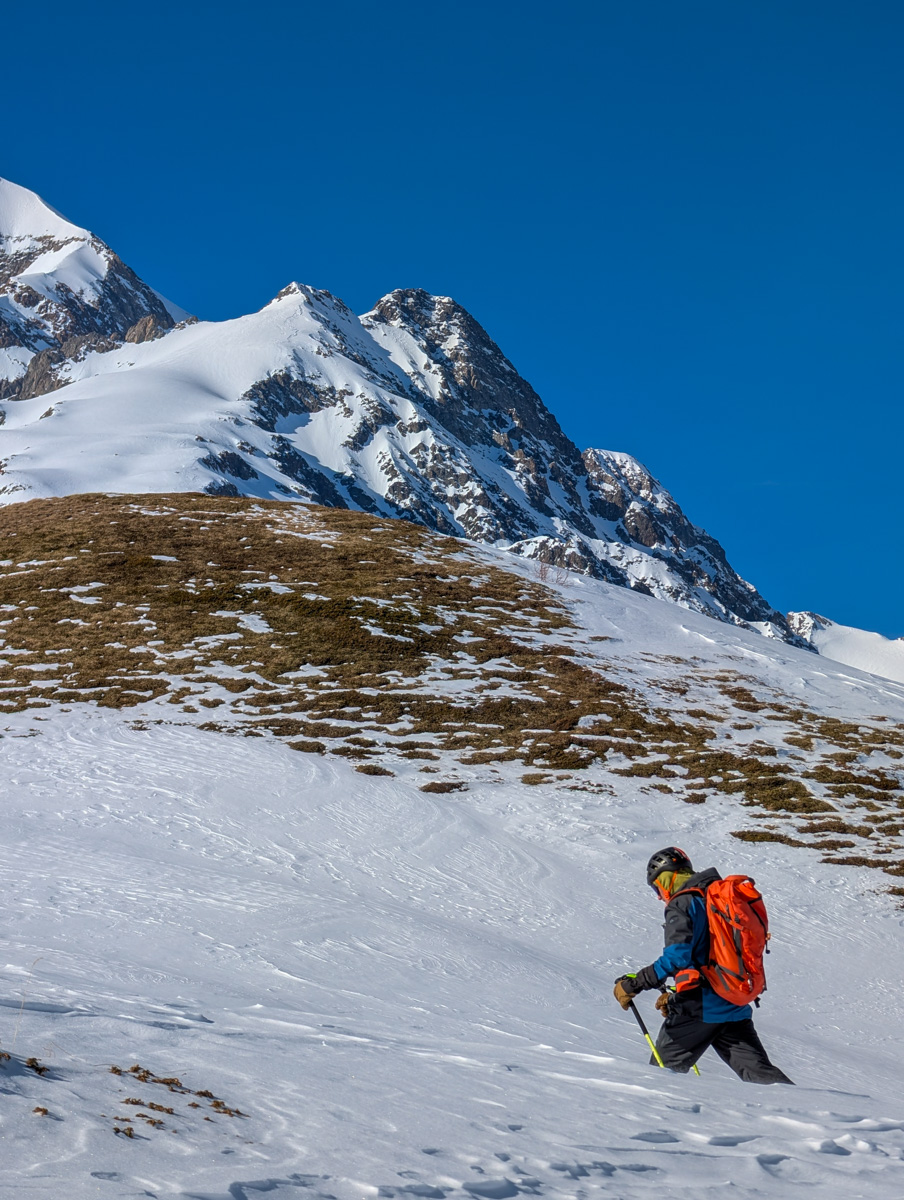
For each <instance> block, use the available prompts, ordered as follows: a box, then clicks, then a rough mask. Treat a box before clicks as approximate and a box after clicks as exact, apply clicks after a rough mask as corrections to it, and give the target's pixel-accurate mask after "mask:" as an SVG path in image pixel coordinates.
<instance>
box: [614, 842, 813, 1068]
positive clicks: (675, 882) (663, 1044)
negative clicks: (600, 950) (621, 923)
mask: <svg viewBox="0 0 904 1200" xmlns="http://www.w3.org/2000/svg"><path fill="white" fill-rule="evenodd" d="M719 881H721V876H720V875H719V873H718V871H716V870H715V869H714V868H712V867H710V868H708V869H707V870H705V871H700V872H698V873H695V872H694V868H693V867H692V866H691V861H690V859H689V858H688V856H687V855H686V854H685V853H684V851H683V850H679V849H678V848H677V847H676V846H668V847H667V848H666V849H665V850H659V851H657V852H656V854H654V855H653V857H652V858H651V859H650V861H649V863H648V865H647V883H648V884H649V885H650V887H651V888H653V890H654V891H655V892H656V894H657V895H658V896H659V898H660V899H661V900H663V901H664V903H665V906H666V908H665V924H664V926H663V928H664V929H665V949H664V950H663V952H662V955H661V957H660V958H657V959H656V961H655V962H654V963H651V964H650V966H648V967H644V968H643V970H642V971H638V972H637V973H636V974H635V975H622V976H621V977H620V978H619V979H617V980H616V982H615V990H614V994H615V998H616V1000H618V1002H619V1004H620V1005H621V1006H622V1008H624V1009H626V1010H627V1009H629V1008H630V1007H631V1003H632V1000H633V998H634V997H635V996H636V995H637V994H638V993H639V992H642V991H646V990H647V989H648V988H650V989H657V988H658V989H659V990H661V991H662V993H663V994H662V995H661V996H660V997H659V999H658V1000H657V1001H656V1007H657V1009H658V1010H659V1011H660V1012H661V1013H662V1015H663V1016H664V1017H665V1021H664V1023H663V1026H662V1028H661V1030H660V1032H659V1037H658V1038H657V1041H656V1049H657V1051H658V1052H659V1055H660V1057H661V1059H662V1064H663V1065H664V1066H666V1067H669V1068H670V1069H671V1070H673V1071H681V1072H687V1071H690V1069H691V1068H692V1067H693V1066H694V1064H695V1063H696V1062H697V1059H698V1058H699V1057H700V1056H701V1054H703V1052H704V1050H706V1049H708V1048H709V1047H710V1046H712V1047H713V1048H714V1049H715V1051H716V1053H717V1054H718V1055H719V1057H720V1058H721V1059H722V1061H723V1062H726V1063H728V1065H729V1066H730V1067H731V1069H732V1070H733V1071H734V1072H735V1073H736V1074H737V1075H739V1076H740V1078H741V1079H743V1080H744V1082H745V1083H792V1082H793V1081H792V1080H790V1079H789V1078H788V1076H787V1075H785V1074H784V1072H783V1071H780V1070H779V1069H778V1067H776V1066H774V1065H773V1064H772V1063H771V1062H770V1061H769V1057H768V1055H767V1054H766V1051H765V1050H764V1049H763V1045H762V1042H761V1041H760V1039H759V1037H758V1036H757V1032H756V1030H755V1029H754V1027H753V1020H752V1016H751V1008H750V1005H749V1004H746V1003H741V1004H735V1003H732V1002H731V1001H729V1000H727V999H725V998H724V997H723V996H721V995H719V994H718V992H717V991H716V990H715V989H714V987H713V986H712V985H711V983H710V981H709V979H707V978H705V977H704V975H703V974H702V973H701V968H709V971H708V974H709V977H710V979H712V978H716V979H717V982H718V977H717V976H715V975H714V974H713V969H712V967H713V964H712V960H711V955H710V941H711V939H710V924H709V918H708V917H707V907H706V901H705V899H704V896H705V893H706V891H707V889H708V888H709V886H710V885H711V884H714V883H718V882H719ZM748 882H749V881H748ZM751 890H753V891H754V895H756V896H758V895H759V894H758V893H756V892H755V890H754V889H751ZM759 902H760V905H762V900H761V899H760V901H759ZM762 914H763V919H764V920H763V929H764V931H765V927H766V926H765V908H763V909H762ZM762 941H763V945H765V936H762ZM761 952H762V951H761ZM715 969H716V970H717V971H718V966H717V967H716V968H715ZM670 975H671V976H674V979H675V990H674V991H671V992H666V991H665V988H664V987H663V985H664V983H665V981H666V979H668V977H669V976H670ZM761 980H762V982H761V984H760V990H761V989H762V987H764V986H765V979H764V977H763V976H762V975H761ZM723 990H724V989H723ZM655 1061H656V1060H655V1058H653V1059H651V1062H655Z"/></svg>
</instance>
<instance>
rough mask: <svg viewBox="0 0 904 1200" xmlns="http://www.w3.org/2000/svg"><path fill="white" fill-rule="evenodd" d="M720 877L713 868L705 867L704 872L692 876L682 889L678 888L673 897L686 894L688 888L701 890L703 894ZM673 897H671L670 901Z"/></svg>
mask: <svg viewBox="0 0 904 1200" xmlns="http://www.w3.org/2000/svg"><path fill="white" fill-rule="evenodd" d="M721 878H722V876H721V875H720V874H719V872H718V871H717V870H716V868H715V867H707V868H706V870H705V871H698V872H697V873H696V875H692V876H691V877H690V879H689V880H688V881H687V883H686V884H685V885H684V887H683V888H680V889H679V890H678V891H677V892H676V893H675V896H680V895H681V893H682V892H686V891H687V890H688V888H702V889H703V891H704V892H705V891H706V889H707V888H708V887H709V885H710V884H711V883H716V881H717V880H719V879H721ZM674 898H675V897H674V896H673V897H672V899H674Z"/></svg>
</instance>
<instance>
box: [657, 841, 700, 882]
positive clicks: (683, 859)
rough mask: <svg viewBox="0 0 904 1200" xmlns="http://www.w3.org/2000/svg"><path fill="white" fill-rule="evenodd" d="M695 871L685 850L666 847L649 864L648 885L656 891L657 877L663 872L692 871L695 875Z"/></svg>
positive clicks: (658, 851)
mask: <svg viewBox="0 0 904 1200" xmlns="http://www.w3.org/2000/svg"><path fill="white" fill-rule="evenodd" d="M693 870H694V868H693V866H692V865H691V860H690V859H689V858H688V856H687V855H686V854H685V853H684V851H683V850H679V849H678V847H677V846H666V848H665V849H664V850H657V851H656V853H655V854H654V855H653V857H652V858H651V859H650V861H649V862H648V863H647V883H648V884H649V885H650V887H651V888H653V890H654V891H655V887H654V884H655V881H656V877H657V876H658V875H661V874H662V872H663V871H682V872H684V871H690V872H691V873H693Z"/></svg>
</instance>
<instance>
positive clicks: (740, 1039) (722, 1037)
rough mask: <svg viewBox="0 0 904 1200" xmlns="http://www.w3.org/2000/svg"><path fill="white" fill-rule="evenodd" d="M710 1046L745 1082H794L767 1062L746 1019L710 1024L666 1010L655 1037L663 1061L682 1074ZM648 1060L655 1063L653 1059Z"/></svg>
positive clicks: (760, 1043) (750, 1022)
mask: <svg viewBox="0 0 904 1200" xmlns="http://www.w3.org/2000/svg"><path fill="white" fill-rule="evenodd" d="M710 1046H712V1048H713V1049H714V1050H715V1052H716V1054H718V1056H719V1057H720V1058H721V1059H722V1061H723V1062H724V1063H727V1064H728V1065H729V1066H730V1067H731V1069H732V1070H733V1071H734V1072H735V1074H736V1075H738V1076H740V1078H741V1079H743V1080H744V1082H745V1083H793V1082H794V1081H793V1080H791V1079H789V1078H788V1076H787V1075H786V1074H785V1073H784V1071H780V1070H779V1069H778V1067H776V1066H774V1065H773V1064H772V1063H771V1062H770V1061H769V1056H768V1055H767V1053H766V1051H765V1050H764V1049H763V1043H762V1042H761V1041H760V1039H759V1037H758V1036H757V1032H756V1030H755V1029H754V1027H753V1021H751V1020H750V1019H749V1018H748V1019H747V1020H745V1021H722V1022H720V1023H719V1024H712V1023H711V1022H709V1021H702V1020H700V1019H699V1018H698V1017H696V1016H693V1015H690V1014H685V1013H680V1012H679V1013H676V1014H674V1015H672V1014H671V1013H670V1014H669V1015H668V1017H666V1019H665V1021H664V1022H663V1026H662V1029H660V1031H659V1037H658V1038H657V1039H656V1049H657V1050H658V1051H659V1055H660V1057H661V1058H662V1061H663V1063H664V1064H665V1065H666V1066H667V1067H668V1068H670V1070H672V1071H681V1072H682V1073H686V1072H687V1071H689V1070H690V1069H691V1067H692V1066H693V1065H694V1063H695V1062H696V1061H697V1059H698V1058H699V1057H700V1055H701V1054H702V1053H703V1052H704V1050H708V1049H709V1047H710ZM650 1062H651V1063H654V1064H655V1063H656V1059H655V1058H651V1059H650Z"/></svg>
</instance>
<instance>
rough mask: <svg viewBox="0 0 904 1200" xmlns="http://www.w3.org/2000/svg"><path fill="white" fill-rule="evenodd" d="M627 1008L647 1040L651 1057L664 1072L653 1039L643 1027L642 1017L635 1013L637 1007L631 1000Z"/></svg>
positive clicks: (663, 1065)
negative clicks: (651, 1052)
mask: <svg viewBox="0 0 904 1200" xmlns="http://www.w3.org/2000/svg"><path fill="white" fill-rule="evenodd" d="M629 1007H630V1009H631V1012H632V1013H634V1018H635V1020H636V1021H637V1024H638V1025H639V1026H640V1032H641V1033H642V1034H643V1035H644V1037H645V1038H646V1039H647V1042H648V1044H649V1047H650V1049H651V1050H652V1051H653V1057H654V1058H655V1059H656V1061H657V1062H658V1063H659V1065H660V1066H661V1067H662V1069H663V1071H664V1070H665V1063H664V1062H663V1061H662V1056H661V1055H660V1053H659V1051H658V1050H657V1049H656V1044H655V1042H654V1041H653V1039H652V1038H651V1037H650V1031H649V1029H647V1027H646V1025H644V1023H643V1017H642V1016H641V1015H640V1013H639V1012H638V1011H637V1005H636V1004H635V1003H634V1001H633V1000H632V1001H631V1003H630V1005H629Z"/></svg>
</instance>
